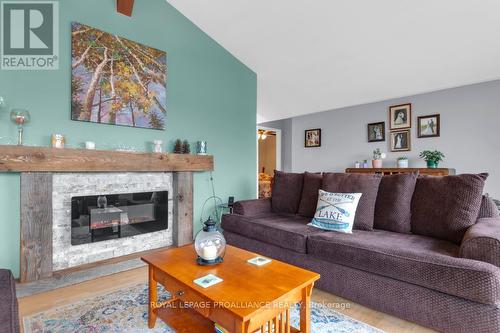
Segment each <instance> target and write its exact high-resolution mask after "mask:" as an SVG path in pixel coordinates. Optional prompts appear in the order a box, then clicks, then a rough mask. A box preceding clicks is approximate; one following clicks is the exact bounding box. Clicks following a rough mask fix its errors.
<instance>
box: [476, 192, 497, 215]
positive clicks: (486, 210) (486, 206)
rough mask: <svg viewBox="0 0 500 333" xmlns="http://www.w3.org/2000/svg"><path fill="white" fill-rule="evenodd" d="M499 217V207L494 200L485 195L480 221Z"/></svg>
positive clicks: (482, 201)
mask: <svg viewBox="0 0 500 333" xmlns="http://www.w3.org/2000/svg"><path fill="white" fill-rule="evenodd" d="M498 216H499V212H498V207H497V205H496V203H495V201H493V199H492V198H491V197H490V196H489V195H488V194H485V195H483V199H482V200H481V208H480V209H479V214H478V216H477V218H478V219H483V218H497V217H498Z"/></svg>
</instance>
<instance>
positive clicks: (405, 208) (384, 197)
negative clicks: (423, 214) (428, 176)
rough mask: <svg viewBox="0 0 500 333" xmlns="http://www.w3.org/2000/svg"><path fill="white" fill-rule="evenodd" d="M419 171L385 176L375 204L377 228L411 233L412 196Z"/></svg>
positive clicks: (375, 225)
mask: <svg viewBox="0 0 500 333" xmlns="http://www.w3.org/2000/svg"><path fill="white" fill-rule="evenodd" d="M417 178H418V173H402V174H396V175H388V176H383V177H382V180H381V181H380V186H379V188H378V194H377V201H376V204H375V222H374V227H375V229H382V230H387V231H394V232H400V233H410V231H411V198H412V197H413V191H414V190H415V184H416V183H417Z"/></svg>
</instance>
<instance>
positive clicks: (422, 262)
mask: <svg viewBox="0 0 500 333" xmlns="http://www.w3.org/2000/svg"><path fill="white" fill-rule="evenodd" d="M307 249H308V253H309V255H311V256H314V257H316V258H319V259H323V260H326V261H330V262H333V263H337V264H341V265H344V266H348V267H352V268H356V269H360V270H364V271H367V272H370V273H374V274H379V275H382V276H386V277H390V278H393V279H396V280H400V281H404V282H408V283H413V284H416V285H419V286H422V287H426V288H429V289H433V290H436V291H440V292H443V293H446V294H450V295H454V296H457V297H462V298H465V299H468V300H471V301H476V302H480V303H485V304H500V270H499V269H498V268H497V267H495V266H493V265H491V264H488V263H484V262H480V261H476V260H469V259H463V258H459V257H458V252H459V247H458V246H457V245H456V244H454V243H452V242H448V241H444V240H438V239H435V238H431V237H425V236H420V235H409V234H400V233H395V232H390V231H384V230H375V231H371V232H368V231H361V230H355V231H354V232H353V233H352V234H351V235H346V234H340V233H336V232H328V233H324V234H320V235H311V236H310V237H309V238H308V241H307Z"/></svg>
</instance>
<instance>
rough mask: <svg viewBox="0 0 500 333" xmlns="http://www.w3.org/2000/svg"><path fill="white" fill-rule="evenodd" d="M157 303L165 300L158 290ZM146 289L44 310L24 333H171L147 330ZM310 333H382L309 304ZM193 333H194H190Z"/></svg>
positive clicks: (159, 326) (27, 320)
mask: <svg viewBox="0 0 500 333" xmlns="http://www.w3.org/2000/svg"><path fill="white" fill-rule="evenodd" d="M158 295H159V296H160V297H159V301H163V300H166V299H168V297H169V295H168V293H166V292H165V290H163V289H160V290H159V293H158ZM147 303H148V287H147V285H146V284H139V285H136V286H133V287H131V288H127V289H122V290H119V291H115V292H112V293H109V294H106V295H100V296H96V297H94V298H90V299H87V300H82V301H80V302H77V303H74V304H71V305H67V306H63V307H59V308H54V309H50V310H47V311H45V312H41V313H38V314H35V315H32V316H27V317H24V318H23V324H24V332H25V333H66V332H67V333H70V332H71V333H104V332H106V333H175V331H173V330H172V329H170V328H169V327H168V326H167V325H165V324H164V323H163V322H162V321H161V319H158V320H157V322H156V327H155V329H153V330H150V329H148V326H147ZM311 308H312V310H311V321H312V324H311V326H312V332H313V333H333V332H335V333H347V332H356V333H383V331H381V330H379V329H376V328H374V327H372V326H369V325H367V324H365V323H362V322H360V321H357V320H355V319H352V318H350V317H348V316H346V315H343V314H341V313H339V312H337V311H334V310H332V309H329V308H328V307H325V306H321V305H320V304H317V303H313V304H312V307H311ZM291 318H292V320H291V322H292V325H293V326H295V327H298V324H299V309H298V308H296V309H293V311H292V316H291ZM193 333H196V332H193Z"/></svg>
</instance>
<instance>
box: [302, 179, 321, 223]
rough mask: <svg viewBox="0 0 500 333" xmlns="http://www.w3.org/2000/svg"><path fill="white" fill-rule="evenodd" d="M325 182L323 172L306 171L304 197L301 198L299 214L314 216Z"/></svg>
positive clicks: (303, 188)
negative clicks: (322, 185) (319, 193)
mask: <svg viewBox="0 0 500 333" xmlns="http://www.w3.org/2000/svg"><path fill="white" fill-rule="evenodd" d="M322 183H323V175H322V174H321V173H309V172H306V173H304V185H303V186H302V197H301V199H300V205H299V211H298V214H299V215H302V216H305V217H313V216H314V213H315V211H316V204H317V203H318V192H319V190H320V189H321V184H322Z"/></svg>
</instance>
